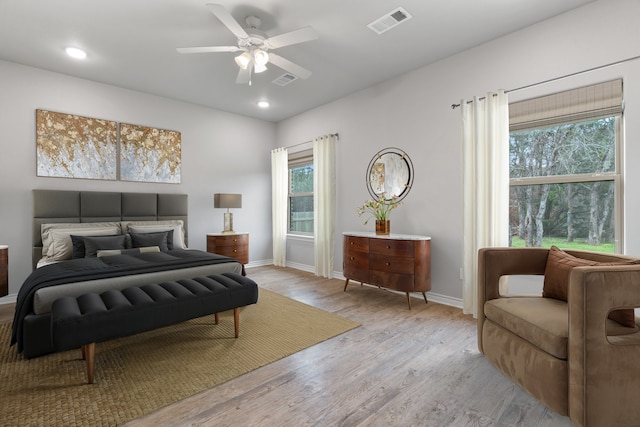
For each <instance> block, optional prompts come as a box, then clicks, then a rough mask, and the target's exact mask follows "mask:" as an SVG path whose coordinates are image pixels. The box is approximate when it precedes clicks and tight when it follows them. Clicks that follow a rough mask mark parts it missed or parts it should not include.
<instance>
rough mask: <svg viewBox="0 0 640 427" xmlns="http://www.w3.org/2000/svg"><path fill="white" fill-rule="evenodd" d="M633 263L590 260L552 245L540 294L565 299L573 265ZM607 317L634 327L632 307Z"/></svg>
mask: <svg viewBox="0 0 640 427" xmlns="http://www.w3.org/2000/svg"><path fill="white" fill-rule="evenodd" d="M634 263H635V261H621V262H597V261H592V260H588V259H583V258H578V257H575V256H573V255H571V254H568V253H566V252H565V251H563V250H561V249H559V248H557V247H556V246H552V247H551V249H549V255H548V257H547V264H546V267H545V270H544V284H543V287H542V296H543V297H545V298H555V299H559V300H561V301H567V297H568V295H569V274H571V269H572V268H573V267H583V266H590V265H624V264H634ZM609 318H610V319H612V320H615V321H616V322H618V323H620V324H621V325H623V326H627V327H635V313H634V311H633V309H623V310H614V311H612V312H611V313H610V314H609Z"/></svg>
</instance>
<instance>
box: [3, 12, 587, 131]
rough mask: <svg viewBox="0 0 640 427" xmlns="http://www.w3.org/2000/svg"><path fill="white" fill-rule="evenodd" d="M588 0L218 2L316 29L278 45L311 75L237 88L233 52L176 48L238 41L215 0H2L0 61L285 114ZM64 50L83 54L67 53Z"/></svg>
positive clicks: (267, 22) (275, 26) (263, 79)
mask: <svg viewBox="0 0 640 427" xmlns="http://www.w3.org/2000/svg"><path fill="white" fill-rule="evenodd" d="M592 1H594V0H562V1H558V0H396V1H389V0H241V1H238V0H218V2H219V3H220V4H222V5H223V6H225V8H226V9H227V10H228V11H229V12H230V13H231V14H232V15H233V17H235V18H236V20H237V21H239V22H240V23H241V24H244V19H245V17H246V16H248V15H255V16H258V17H259V18H260V19H261V20H262V25H261V30H263V31H264V32H266V33H267V35H268V36H273V35H277V34H280V33H284V32H288V31H292V30H295V29H297V28H300V27H305V26H311V27H313V28H314V29H315V30H316V32H317V33H318V34H319V38H318V39H317V40H313V41H309V42H305V43H302V44H297V45H292V46H286V47H282V48H279V49H278V50H277V53H278V54H279V55H281V56H283V57H285V58H287V59H289V60H291V61H293V62H295V63H297V64H298V65H300V66H302V67H304V68H307V69H308V70H311V71H312V72H313V74H312V75H311V77H310V78H308V79H307V80H302V79H298V80H296V81H294V82H293V83H291V84H289V85H288V86H285V87H281V86H277V85H275V84H273V83H272V81H273V80H274V79H276V78H277V77H279V76H281V75H282V74H284V71H283V70H281V69H279V68H277V67H275V66H273V65H270V66H269V69H268V71H266V72H264V73H261V74H257V75H254V77H253V78H252V85H251V86H248V85H238V84H236V83H235V79H236V75H237V72H238V67H237V66H236V64H235V62H234V59H233V58H234V56H236V55H237V53H235V54H234V53H207V54H192V55H183V54H179V53H177V52H176V48H177V47H187V46H213V45H235V44H236V40H235V37H234V36H233V34H232V33H231V32H230V31H229V30H228V29H227V28H226V27H225V26H224V25H223V24H222V23H221V22H220V21H219V20H218V19H217V18H216V17H215V16H214V15H213V14H212V13H211V12H210V11H209V9H208V8H207V7H206V6H205V3H207V2H210V3H211V2H216V0H102V1H99V0H0V59H4V60H7V61H12V62H16V63H20V64H25V65H30V66H34V67H38V68H43V69H46V70H51V71H56V72H59V73H64V74H68V75H72V76H76V77H81V78H85V79H89V80H94V81H97V82H102V83H107V84H111V85H115V86H119V87H123V88H128V89H133V90H137V91H141V92H146V93H150V94H156V95H161V96H164V97H168V98H173V99H177V100H182V101H186V102H190V103H194V104H199V105H204V106H208V107H212V108H216V109H220V110H224V111H229V112H233V113H239V114H243V115H246V116H251V117H256V118H260V119H265V120H270V121H279V120H282V119H285V118H288V117H291V116H294V115H296V114H299V113H301V112H304V111H306V110H309V109H311V108H314V107H317V106H319V105H322V104H325V103H327V102H330V101H332V100H335V99H338V98H340V97H343V96H345V95H347V94H349V93H352V92H355V91H357V90H360V89H363V88H366V87H368V86H371V85H373V84H376V83H379V82H382V81H384V80H387V79H389V78H391V77H394V76H397V75H400V74H403V73H406V72H408V71H411V70H414V69H416V68H419V67H421V66H424V65H427V64H430V63H433V62H435V61H437V60H439V59H442V58H445V57H447V56H450V55H452V54H455V53H458V52H461V51H464V50H466V49H469V48H471V47H474V46H477V45H480V44H482V43H485V42H487V41H489V40H492V39H495V38H497V37H500V36H502V35H505V34H508V33H510V32H513V31H516V30H518V29H521V28H524V27H526V26H529V25H531V24H534V23H536V22H540V21H542V20H545V19H547V18H550V17H552V16H555V15H558V14H560V13H563V12H565V11H568V10H571V9H574V8H576V7H580V6H582V5H585V4H587V3H591V2H592ZM397 7H403V8H404V9H405V10H406V11H407V12H408V13H409V14H411V15H412V19H410V20H407V21H405V22H404V23H402V24H401V25H398V26H397V27H395V28H393V29H391V30H390V31H387V32H385V33H383V34H381V35H378V34H376V33H374V32H373V31H371V30H370V29H368V28H367V24H369V23H370V22H372V21H374V20H376V19H377V18H379V17H381V16H382V15H384V14H386V13H388V12H390V11H392V10H394V9H396V8H397ZM243 26H244V25H243ZM66 46H75V47H79V48H82V49H84V50H86V51H87V52H88V57H87V59H85V60H84V61H78V60H74V59H71V58H69V57H67V56H66V55H65V54H64V48H65V47H66ZM262 99H266V100H268V101H269V102H270V103H271V107H270V108H269V109H266V110H262V109H260V108H258V107H257V105H256V103H257V101H259V100H262Z"/></svg>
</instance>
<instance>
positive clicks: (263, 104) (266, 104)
mask: <svg viewBox="0 0 640 427" xmlns="http://www.w3.org/2000/svg"><path fill="white" fill-rule="evenodd" d="M258 107H260V108H268V107H269V101H258Z"/></svg>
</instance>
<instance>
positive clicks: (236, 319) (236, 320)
mask: <svg viewBox="0 0 640 427" xmlns="http://www.w3.org/2000/svg"><path fill="white" fill-rule="evenodd" d="M233 326H234V328H235V333H236V338H238V336H239V335H240V309H239V308H234V309H233Z"/></svg>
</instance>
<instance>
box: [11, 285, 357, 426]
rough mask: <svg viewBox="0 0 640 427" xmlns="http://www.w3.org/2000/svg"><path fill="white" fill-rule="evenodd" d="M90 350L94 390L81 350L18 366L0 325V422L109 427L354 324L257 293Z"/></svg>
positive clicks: (267, 293)
mask: <svg viewBox="0 0 640 427" xmlns="http://www.w3.org/2000/svg"><path fill="white" fill-rule="evenodd" d="M213 322H214V321H213V316H207V317H202V318H199V319H194V320H191V321H188V322H184V323H181V324H178V325H174V326H169V327H166V328H162V329H157V330H155V331H150V332H146V333H143V334H138V335H134V336H130V337H126V338H121V339H117V340H112V341H108V342H104V343H99V344H97V346H96V377H95V384H92V385H89V384H87V383H86V381H87V379H86V370H85V363H84V361H83V360H82V358H81V354H80V350H73V351H67V352H63V353H57V354H51V355H47V356H42V357H38V358H35V359H30V360H26V359H24V358H23V357H22V356H21V355H18V354H17V352H16V349H15V347H9V346H8V343H9V338H10V327H11V325H10V324H3V325H0V343H3V344H5V343H6V345H0V396H2V397H1V401H2V402H1V403H0V424H1V425H6V426H115V425H118V424H121V423H124V422H126V421H130V420H132V419H135V418H137V417H140V416H142V415H144V414H147V413H149V412H152V411H154V410H156V409H158V408H161V407H163V406H166V405H169V404H171V403H174V402H177V401H178V400H181V399H184V398H186V397H188V396H192V395H194V394H196V393H198V392H200V391H203V390H206V389H209V388H211V387H214V386H216V385H218V384H221V383H223V382H225V381H228V380H230V379H232V378H235V377H237V376H240V375H242V374H245V373H247V372H249V371H252V370H254V369H257V368H259V367H261V366H264V365H267V364H269V363H272V362H274V361H276V360H278V359H281V358H283V357H285V356H288V355H291V354H293V353H296V352H298V351H300V350H302V349H304V348H307V347H310V346H312V345H314V344H317V343H319V342H322V341H324V340H327V339H329V338H332V337H334V336H336V335H339V334H341V333H344V332H346V331H349V330H351V329H353V328H356V327H358V326H359V324H358V323H356V322H353V321H351V320H348V319H345V318H343V317H339V316H336V315H334V314H331V313H328V312H326V311H323V310H320V309H317V308H314V307H311V306H308V305H306V304H303V303H300V302H297V301H294V300H292V299H289V298H287V297H284V296H281V295H278V294H276V293H273V292H270V291H267V290H265V289H260V295H259V298H258V303H257V304H255V305H251V306H247V307H244V308H242V309H241V313H240V337H239V338H237V339H236V338H234V337H233V315H232V312H226V313H222V314H221V315H220V323H219V324H218V325H214V323H213Z"/></svg>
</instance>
